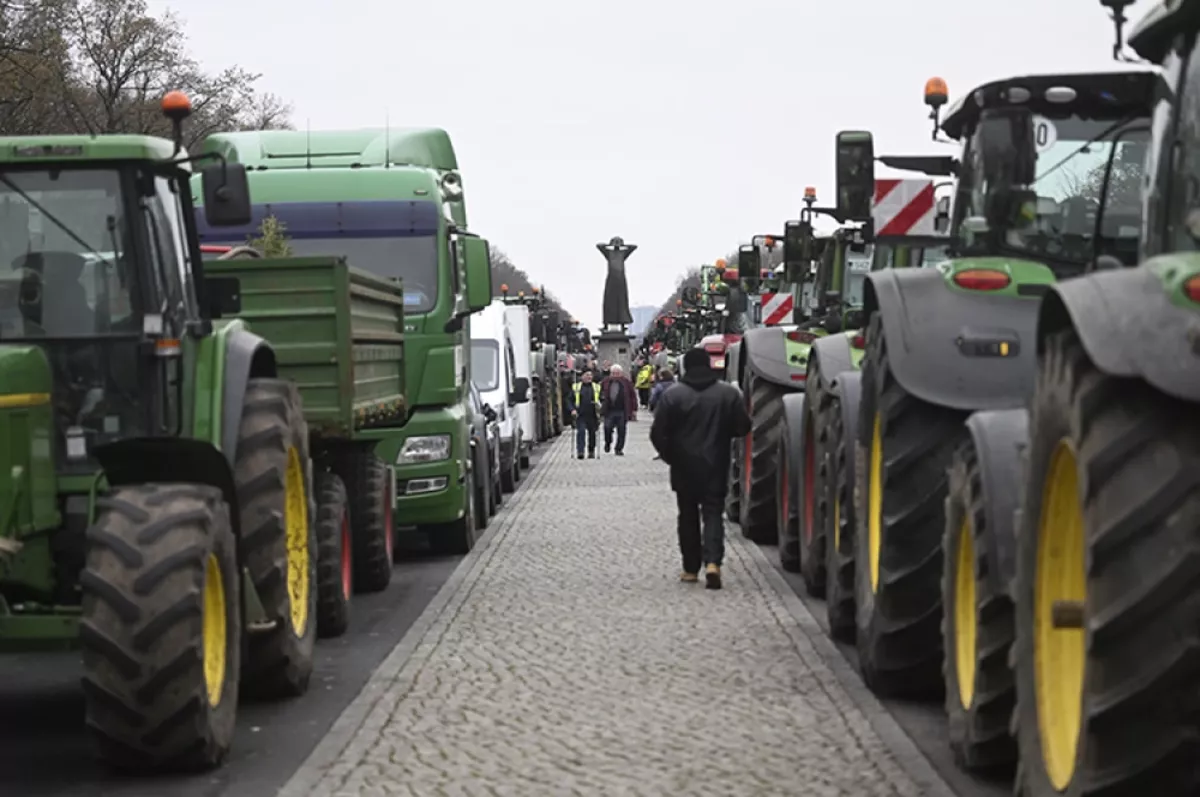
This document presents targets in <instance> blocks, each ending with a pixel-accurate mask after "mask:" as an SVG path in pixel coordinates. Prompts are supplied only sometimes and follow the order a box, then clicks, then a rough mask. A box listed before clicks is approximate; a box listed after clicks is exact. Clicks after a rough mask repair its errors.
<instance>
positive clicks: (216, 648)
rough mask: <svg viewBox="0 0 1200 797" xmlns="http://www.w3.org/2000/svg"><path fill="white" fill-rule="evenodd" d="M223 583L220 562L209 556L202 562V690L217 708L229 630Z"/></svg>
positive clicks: (223, 676) (212, 555) (222, 684)
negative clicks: (226, 620) (226, 621)
mask: <svg viewBox="0 0 1200 797" xmlns="http://www.w3.org/2000/svg"><path fill="white" fill-rule="evenodd" d="M225 611H226V608H225V582H224V581H223V580H222V579H221V563H220V562H218V561H217V557H216V555H215V554H211V553H210V554H209V555H208V559H207V561H206V562H205V563H204V620H203V623H202V626H201V634H202V639H203V646H204V688H205V691H207V692H208V704H209V705H210V706H216V705H219V704H220V702H221V693H222V692H223V691H224V690H225V666H226V665H225V651H226V650H228V649H229V648H228V644H229V639H228V633H229V629H228V628H227V627H226V625H225Z"/></svg>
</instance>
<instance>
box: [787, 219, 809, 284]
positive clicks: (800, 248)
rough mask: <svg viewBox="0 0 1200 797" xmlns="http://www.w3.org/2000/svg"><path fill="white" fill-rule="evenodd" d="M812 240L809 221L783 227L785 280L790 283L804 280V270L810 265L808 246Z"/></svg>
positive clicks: (792, 223)
mask: <svg viewBox="0 0 1200 797" xmlns="http://www.w3.org/2000/svg"><path fill="white" fill-rule="evenodd" d="M811 240H812V224H811V223H809V222H807V221H789V222H787V223H786V224H784V225H783V270H784V279H785V280H787V281H788V282H790V283H796V282H800V281H802V280H803V279H804V268H805V267H806V266H807V265H808V260H809V254H808V252H807V249H808V244H809V242H810V241H811Z"/></svg>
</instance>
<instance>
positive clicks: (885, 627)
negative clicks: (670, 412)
mask: <svg viewBox="0 0 1200 797" xmlns="http://www.w3.org/2000/svg"><path fill="white" fill-rule="evenodd" d="M1156 83H1157V78H1156V76H1155V74H1154V73H1153V70H1148V69H1140V68H1137V67H1126V68H1124V69H1122V70H1121V71H1119V72H1097V73H1081V74H1048V75H1022V76H1015V77H1010V78H1006V79H1002V80H995V81H992V82H989V83H985V84H984V85H982V86H980V87H978V88H977V89H975V90H974V91H972V92H970V93H968V94H966V95H964V97H963V98H962V99H961V100H960V101H959V102H958V103H957V104H956V105H954V106H953V107H952V108H951V109H950V111H949V112H948V113H947V114H946V115H945V117H944V119H942V118H941V117H940V114H939V109H940V107H941V106H942V105H944V104H945V102H946V99H947V92H946V87H945V84H944V83H943V82H942V81H940V80H938V79H934V80H932V81H930V82H929V84H928V85H927V89H926V99H927V102H928V103H929V104H930V105H931V106H933V108H934V114H933V116H934V119H935V128H939V127H940V131H941V132H942V133H944V134H945V135H947V136H948V137H949V138H951V139H953V140H955V141H959V142H961V144H962V150H961V156H960V157H959V158H950V157H945V158H938V157H913V158H907V159H905V158H889V159H886V160H885V162H886V163H889V164H890V165H893V166H900V167H905V166H906V167H908V168H911V169H914V170H920V171H924V172H925V173H927V174H934V175H939V174H940V175H944V176H948V175H953V176H956V177H957V178H958V183H957V188H956V193H955V197H954V203H953V211H952V217H951V231H950V232H951V237H952V239H953V240H952V243H951V247H950V258H949V259H948V260H946V261H944V262H942V263H940V264H938V265H937V266H936V267H934V268H922V269H888V270H885V271H878V272H874V273H872V274H870V275H869V276H868V278H867V287H866V292H865V296H864V313H865V316H866V318H867V330H866V335H865V338H866V354H865V356H864V358H863V363H862V382H861V385H862V387H861V393H862V395H861V402H860V405H859V422H858V430H857V431H858V445H859V450H858V451H857V453H856V455H855V467H856V470H857V477H858V485H857V489H856V491H855V493H856V496H857V498H858V503H857V505H856V507H855V510H856V516H857V520H858V530H857V532H858V533H857V534H856V535H855V537H856V539H855V551H854V560H855V573H856V589H855V600H856V637H857V645H858V650H859V660H860V663H861V667H862V672H863V675H864V678H865V680H866V681H867V683H868V684H869V685H870V687H871V688H872V689H874V690H875V691H876V692H878V693H881V694H889V695H897V694H908V695H920V694H937V693H940V692H942V691H943V689H944V681H943V672H942V662H943V643H942V617H943V612H942V581H943V540H942V537H943V532H944V527H945V524H946V511H945V505H946V497H947V494H948V491H949V481H948V476H947V469H948V467H949V466H950V464H951V461H952V459H953V456H954V454H955V451H956V450H957V449H958V448H959V446H960V445H962V444H963V443H964V442H968V441H970V440H972V435H973V432H972V425H971V424H967V423H964V422H965V421H967V418H968V416H970V415H971V413H973V412H975V411H977V410H1002V409H1012V408H1018V407H1021V406H1023V405H1024V404H1025V403H1026V402H1027V401H1028V400H1029V398H1030V396H1032V394H1033V388H1034V379H1035V375H1036V373H1037V367H1038V366H1037V342H1036V341H1037V337H1036V334H1037V333H1036V330H1037V324H1038V312H1039V305H1040V299H1041V298H1042V297H1043V296H1045V295H1046V294H1047V293H1049V292H1050V291H1052V289H1053V286H1054V284H1055V283H1056V282H1057V281H1059V280H1063V279H1067V278H1071V277H1075V276H1078V275H1079V274H1081V273H1083V272H1084V271H1085V270H1086V269H1088V268H1089V267H1090V266H1092V265H1093V264H1094V263H1095V262H1096V261H1097V260H1098V259H1099V258H1102V257H1103V258H1107V261H1115V262H1117V263H1119V262H1121V260H1122V259H1127V260H1129V261H1130V262H1132V261H1133V259H1134V257H1135V256H1136V247H1137V237H1138V230H1139V227H1140V214H1139V213H1138V212H1137V209H1136V207H1132V206H1128V205H1119V204H1114V203H1109V202H1108V201H1107V194H1108V190H1107V186H1108V182H1106V181H1107V180H1108V179H1109V177H1111V170H1110V169H1107V168H1106V165H1107V164H1108V163H1109V158H1110V155H1111V154H1112V152H1113V151H1114V150H1117V149H1121V148H1123V147H1124V144H1123V143H1122V142H1127V141H1128V140H1129V138H1130V136H1131V135H1135V133H1134V132H1133V131H1134V129H1135V128H1144V127H1145V125H1146V121H1147V119H1148V116H1149V112H1150V107H1149V103H1150V101H1151V98H1152V97H1153V96H1154V92H1155V86H1156ZM1143 135H1144V133H1143ZM873 163H874V153H873V146H872V144H871V142H870V141H869V140H863V141H861V142H859V143H857V144H855V145H854V146H849V145H843V146H842V147H840V148H839V151H838V177H839V187H838V194H839V201H840V203H841V204H843V205H844V206H845V207H844V210H845V212H846V214H847V215H849V216H862V215H865V214H866V213H869V211H870V200H871V197H872V195H873V191H874V180H873V174H872V173H873ZM1010 475H1011V474H1010ZM1014 506H1015V505H1014V504H1009V505H1008V506H1004V505H1002V504H999V503H997V504H996V505H995V509H994V512H992V513H990V514H989V515H987V516H983V515H979V516H976V518H975V520H976V521H977V523H976V528H977V529H982V528H983V526H984V525H988V526H992V527H994V526H995V525H996V524H1004V525H1007V524H1008V523H1009V522H1010V521H1011V518H1012V509H1013V508H1014ZM976 539H977V540H978V542H979V544H978V546H976V547H973V548H972V549H971V550H972V551H975V552H979V553H980V554H982V552H983V550H982V546H985V545H986V546H992V547H991V549H990V550H989V551H988V553H989V557H988V558H987V559H986V560H980V561H981V562H983V561H986V562H987V563H988V564H987V565H984V564H979V565H977V566H976V568H975V572H977V573H983V572H985V570H986V572H987V577H986V580H985V581H984V582H983V585H984V586H985V587H986V589H987V590H988V592H987V593H986V594H984V595H982V596H981V597H979V598H978V600H977V601H972V603H975V604H976V609H977V610H978V612H979V614H978V616H979V617H980V618H982V619H983V620H986V621H988V622H992V623H995V625H989V626H988V627H986V628H985V627H984V626H982V625H980V626H978V627H977V628H978V632H979V636H977V637H976V641H981V642H982V641H983V640H985V635H986V642H985V643H984V644H982V645H981V647H980V648H979V650H980V652H981V654H982V656H983V657H982V658H981V659H979V660H977V661H974V662H972V667H973V669H972V670H970V672H971V673H972V674H971V675H970V678H971V680H972V681H974V682H975V684H976V685H977V689H975V691H974V692H967V691H964V692H962V693H961V694H958V697H957V698H955V699H954V700H953V701H951V699H950V696H948V697H947V705H948V706H950V705H951V703H952V702H953V705H954V706H958V707H959V708H960V709H961V711H960V712H958V713H957V714H954V715H953V716H952V727H955V726H961V724H962V723H967V724H970V725H971V729H970V730H969V731H965V732H964V733H967V734H969V735H970V737H971V738H972V739H974V740H975V741H974V742H970V743H969V744H968V746H971V747H973V748H974V749H975V750H976V752H978V751H979V750H980V749H981V748H980V745H983V744H984V742H987V743H988V744H990V743H992V742H993V741H994V740H998V739H1000V738H1001V737H1002V736H1003V735H1004V734H1005V733H1006V732H1007V723H1008V717H1009V712H1008V710H1007V708H1006V706H1007V707H1008V708H1010V707H1011V700H1012V690H1011V688H1010V686H1009V685H1008V681H1007V680H1006V679H1010V678H1011V675H1010V674H1009V671H1008V669H1007V664H1006V661H1005V654H1004V653H1003V652H1002V648H1003V645H1002V644H1001V642H1002V640H1001V639H999V638H997V636H996V635H1000V636H1003V635H1004V634H1007V633H1011V631H1010V630H1006V628H1008V629H1011V619H1005V617H1006V616H1007V617H1008V618H1011V614H1007V615H1006V612H1005V611H1003V610H1002V607H1003V605H1004V602H1005V600H1007V598H1006V595H1005V585H1006V584H1007V583H1008V581H1009V578H1010V576H1012V574H1013V572H1014V563H1015V557H1014V544H1015V539H1014V537H1013V536H1012V535H1003V534H1000V535H995V536H991V535H986V534H981V535H980V536H978V537H976ZM973 644H974V643H973ZM956 655H957V654H956ZM967 715H969V716H967ZM1056 721H1058V720H1056ZM961 749H963V750H965V749H966V748H965V747H962V748H961ZM974 754H976V753H964V755H974Z"/></svg>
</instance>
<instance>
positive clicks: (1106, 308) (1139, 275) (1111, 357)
mask: <svg viewBox="0 0 1200 797" xmlns="http://www.w3.org/2000/svg"><path fill="white" fill-rule="evenodd" d="M1068 326H1071V327H1074V329H1075V331H1076V333H1077V334H1078V335H1079V339H1080V341H1081V342H1082V343H1083V348H1084V350H1085V351H1086V352H1087V353H1088V356H1089V357H1090V358H1091V360H1092V362H1093V363H1095V364H1096V367H1097V368H1099V369H1100V370H1101V371H1103V372H1104V373H1106V374H1109V375H1110V376H1116V377H1127V378H1138V379H1143V380H1145V381H1146V383H1147V384H1149V385H1151V386H1153V387H1154V388H1156V389H1158V390H1161V391H1162V392H1163V393H1166V394H1167V395H1169V396H1174V397H1175V398H1178V399H1182V400H1184V401H1191V402H1195V401H1200V368H1197V367H1195V365H1196V363H1197V360H1196V357H1197V354H1200V349H1196V348H1193V345H1194V344H1193V343H1192V340H1193V338H1195V339H1197V340H1200V337H1198V334H1197V333H1200V315H1197V313H1193V312H1189V311H1188V310H1186V309H1184V308H1181V307H1177V306H1176V305H1174V304H1172V303H1171V301H1170V299H1169V298H1168V294H1167V291H1166V290H1165V289H1164V286H1163V282H1162V279H1161V278H1160V276H1159V275H1158V273H1157V271H1156V270H1155V269H1153V268H1150V267H1148V266H1146V265H1143V266H1140V267H1138V268H1122V269H1114V270H1112V271H1098V272H1096V273H1094V274H1090V275H1088V276H1086V277H1082V278H1079V279H1073V280H1068V281H1066V282H1062V283H1059V284H1057V285H1055V286H1054V289H1053V290H1052V291H1051V292H1050V293H1049V294H1047V296H1046V298H1045V299H1044V300H1043V302H1042V308H1041V315H1040V317H1039V319H1038V332H1037V334H1038V348H1039V350H1040V349H1041V347H1042V343H1043V341H1044V340H1045V339H1046V337H1047V336H1048V335H1050V334H1051V333H1053V332H1056V331H1058V330H1060V329H1064V328H1066V327H1068Z"/></svg>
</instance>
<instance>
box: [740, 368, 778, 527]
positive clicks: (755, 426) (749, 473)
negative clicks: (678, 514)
mask: <svg viewBox="0 0 1200 797" xmlns="http://www.w3.org/2000/svg"><path fill="white" fill-rule="evenodd" d="M785 393H786V391H784V389H783V388H781V387H779V386H778V385H776V384H773V383H771V382H768V381H767V380H765V379H762V378H760V377H757V376H751V377H750V392H749V407H748V408H747V409H748V410H749V412H750V434H749V435H748V436H747V437H748V440H747V441H746V443H745V449H744V451H743V454H742V456H743V460H742V495H741V517H740V519H739V520H740V524H741V527H742V533H743V534H745V535H746V537H747V538H748V539H750V540H751V541H753V542H756V543H759V544H760V545H769V544H772V543H774V542H775V541H776V539H777V537H778V529H776V528H775V469H776V468H777V467H778V465H779V462H778V460H777V458H776V455H777V454H778V451H779V438H780V437H781V436H782V435H783V397H784V395H785Z"/></svg>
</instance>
